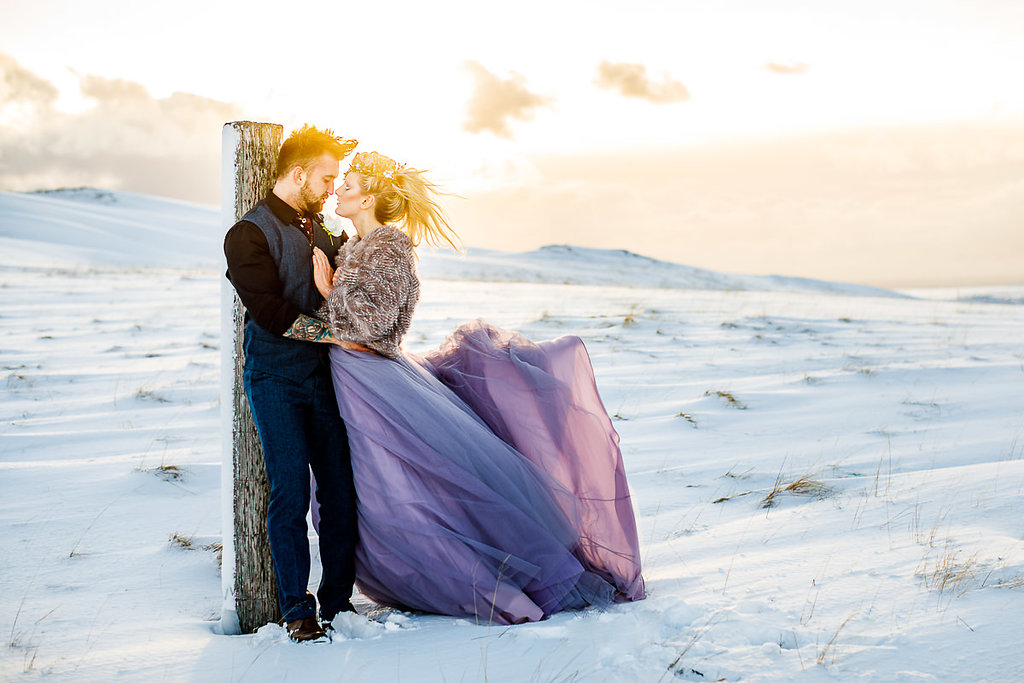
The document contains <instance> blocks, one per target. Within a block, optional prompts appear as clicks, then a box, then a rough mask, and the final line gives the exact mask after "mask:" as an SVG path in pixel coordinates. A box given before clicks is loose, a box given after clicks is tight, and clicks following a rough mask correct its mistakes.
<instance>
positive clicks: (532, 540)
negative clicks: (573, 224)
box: [313, 320, 644, 624]
mask: <svg viewBox="0 0 1024 683" xmlns="http://www.w3.org/2000/svg"><path fill="white" fill-rule="evenodd" d="M331 369H332V373H333V375H334V386H335V392H336V393H337V396H338V407H339V409H340V410H341V416H342V417H343V418H344V420H345V424H346V427H347V429H348V438H349V445H350V446H351V450H352V471H353V476H354V478H355V486H356V494H357V498H358V512H359V546H358V549H357V551H356V577H357V578H356V581H357V583H358V586H359V589H360V591H361V592H362V593H363V594H364V595H366V596H367V597H369V598H371V599H373V600H375V601H377V602H379V603H382V604H385V605H391V606H394V607H399V608H411V609H415V610H421V611H425V612H434V613H439V614H448V615H453V616H463V617H470V618H473V619H475V620H476V621H477V622H478V623H499V624H514V623H520V622H524V621H536V620H539V619H543V618H544V617H546V616H548V615H550V614H552V613H554V612H557V611H560V610H563V609H576V608H581V607H585V606H587V605H593V604H605V603H608V602H611V601H613V600H615V601H621V600H640V599H643V598H644V584H643V578H642V576H641V575H640V551H639V544H638V541H637V532H636V522H635V520H634V517H633V508H632V505H631V502H630V494H629V489H628V487H627V485H626V475H625V471H624V469H623V465H622V456H621V454H620V452H619V448H618V435H617V434H616V433H615V430H614V429H613V427H612V424H611V421H610V420H609V419H608V415H607V413H606V412H605V410H604V406H603V404H602V403H601V399H600V397H599V396H598V393H597V387H596V385H595V383H594V375H593V370H592V368H591V364H590V358H589V356H588V355H587V352H586V349H585V348H584V346H583V342H582V341H581V340H580V339H579V338H578V337H562V338H560V339H556V340H554V341H549V342H541V343H539V344H535V343H533V342H531V341H529V340H528V339H526V338H525V337H523V336H522V335H519V334H517V333H512V332H506V331H504V330H500V329H497V328H495V327H493V326H491V325H488V324H487V323H485V322H483V321H480V320H477V321H474V322H472V323H468V324H466V325H463V326H461V327H459V328H458V329H457V330H456V331H455V332H454V333H453V334H452V335H451V336H450V337H449V338H448V339H447V340H446V341H445V342H444V344H443V345H442V346H441V348H440V349H439V350H438V351H435V352H431V353H429V354H427V355H426V356H424V357H422V358H420V357H417V356H414V355H411V354H409V355H407V356H405V357H403V358H400V359H398V360H392V359H388V358H385V357H383V356H379V355H375V354H372V353H367V352H362V351H349V350H347V349H343V348H340V347H334V348H332V349H331ZM316 508H317V506H316V505H314V510H313V522H314V525H318V523H319V518H318V514H317V513H318V510H317V509H316Z"/></svg>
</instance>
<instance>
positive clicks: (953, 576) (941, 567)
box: [914, 540, 985, 597]
mask: <svg viewBox="0 0 1024 683" xmlns="http://www.w3.org/2000/svg"><path fill="white" fill-rule="evenodd" d="M962 554H963V549H962V548H958V547H956V546H955V545H954V544H953V543H952V542H951V541H949V540H947V541H946V544H945V546H944V547H943V550H942V553H941V554H940V555H939V556H938V557H936V558H935V559H934V561H933V560H930V559H929V558H928V556H927V555H925V557H924V558H923V559H922V560H921V564H920V565H919V566H918V569H917V571H915V572H914V575H915V576H917V578H918V580H919V581H920V582H921V585H922V586H924V587H925V588H928V589H929V590H934V591H937V592H939V593H947V594H949V595H951V596H954V597H960V596H961V595H963V594H964V593H966V592H967V591H969V590H971V588H973V587H974V584H975V579H976V578H977V576H978V574H979V573H980V572H982V571H984V570H985V567H984V566H983V565H982V564H980V563H979V562H978V553H974V554H972V555H970V556H968V557H967V558H964V559H961V555H962Z"/></svg>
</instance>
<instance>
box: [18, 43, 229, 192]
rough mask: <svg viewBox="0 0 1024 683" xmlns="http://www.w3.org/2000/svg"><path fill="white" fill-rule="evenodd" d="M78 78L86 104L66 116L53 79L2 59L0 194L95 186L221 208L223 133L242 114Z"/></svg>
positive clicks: (182, 96)
mask: <svg viewBox="0 0 1024 683" xmlns="http://www.w3.org/2000/svg"><path fill="white" fill-rule="evenodd" d="M78 78H79V87H80V89H81V94H82V95H83V96H84V97H85V98H86V101H87V104H88V106H87V107H86V108H85V109H84V110H82V111H80V112H76V113H66V112H63V111H61V110H58V109H57V108H56V100H57V97H58V95H59V93H58V90H57V88H56V87H55V86H54V85H53V84H52V83H50V82H49V81H47V80H46V79H44V78H41V77H39V76H38V75H36V74H34V73H32V72H31V71H29V70H27V69H25V68H23V67H22V66H20V65H19V64H18V63H17V62H16V61H15V60H14V59H12V58H11V57H9V56H7V55H3V54H0V124H2V125H0V188H3V189H10V190H16V191H24V190H34V189H42V188H50V187H62V186H64V187H67V186H78V185H94V186H99V187H104V188H106V189H114V190H128V191H133V192H143V193H147V194H158V195H163V196H171V197H177V198H180V199H187V200H191V201H197V202H203V203H208V204H216V203H218V202H219V197H220V141H221V129H222V126H223V124H224V123H225V122H227V121H231V120H235V119H237V118H239V117H240V110H239V108H238V107H237V106H235V105H233V104H230V103H227V102H221V101H218V100H213V99H209V98H206V97H200V96H198V95H192V94H188V93H180V92H176V93H173V94H171V95H170V96H168V97H162V98H156V97H153V96H152V95H151V94H150V93H149V92H148V91H147V90H146V89H145V88H144V87H143V86H142V85H140V84H139V83H135V82H132V81H126V80H121V79H109V78H102V77H99V76H91V75H84V76H79V77H78Z"/></svg>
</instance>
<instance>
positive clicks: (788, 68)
mask: <svg viewBox="0 0 1024 683" xmlns="http://www.w3.org/2000/svg"><path fill="white" fill-rule="evenodd" d="M764 68H766V69H768V70H769V71H771V72H772V73H773V74H783V75H786V76H789V75H793V74H804V73H807V70H808V69H810V68H811V67H810V66H809V65H807V64H804V63H803V62H791V63H789V64H781V63H779V62H768V63H767V64H765V65H764Z"/></svg>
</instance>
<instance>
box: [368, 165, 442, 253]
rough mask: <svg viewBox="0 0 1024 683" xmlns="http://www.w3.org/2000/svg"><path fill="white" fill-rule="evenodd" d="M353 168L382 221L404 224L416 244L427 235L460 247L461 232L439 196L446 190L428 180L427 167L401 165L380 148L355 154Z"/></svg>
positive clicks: (434, 242) (438, 244)
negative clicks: (455, 228) (438, 200)
mask: <svg viewBox="0 0 1024 683" xmlns="http://www.w3.org/2000/svg"><path fill="white" fill-rule="evenodd" d="M349 172H351V173H356V174H357V175H359V179H360V183H359V184H360V187H361V189H362V191H363V194H368V195H373V197H374V218H376V219H377V220H378V221H380V222H381V223H397V224H400V227H401V228H402V230H403V231H404V232H405V234H407V235H408V236H409V239H410V240H412V243H413V245H414V246H419V244H420V242H421V241H422V240H424V239H425V240H426V242H427V244H429V245H431V246H434V247H441V246H445V245H446V244H447V245H448V246H450V247H451V248H452V249H454V250H456V251H459V246H458V244H456V242H457V241H458V240H459V236H458V235H457V234H456V233H455V231H454V230H453V229H452V227H451V226H450V225H449V224H448V216H447V215H446V214H445V211H444V209H442V208H441V205H440V204H438V203H437V200H436V199H435V197H436V196H437V195H440V194H446V193H445V192H442V191H441V189H440V187H439V186H438V185H437V184H435V183H433V182H431V181H429V180H427V178H426V177H425V175H424V173H425V172H424V171H421V170H419V169H415V168H407V167H406V166H404V165H399V164H398V163H397V162H396V161H395V160H394V159H391V158H389V157H386V156H384V155H383V154H378V153H377V152H360V153H359V154H356V155H355V156H354V157H352V165H351V166H350V167H349Z"/></svg>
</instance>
